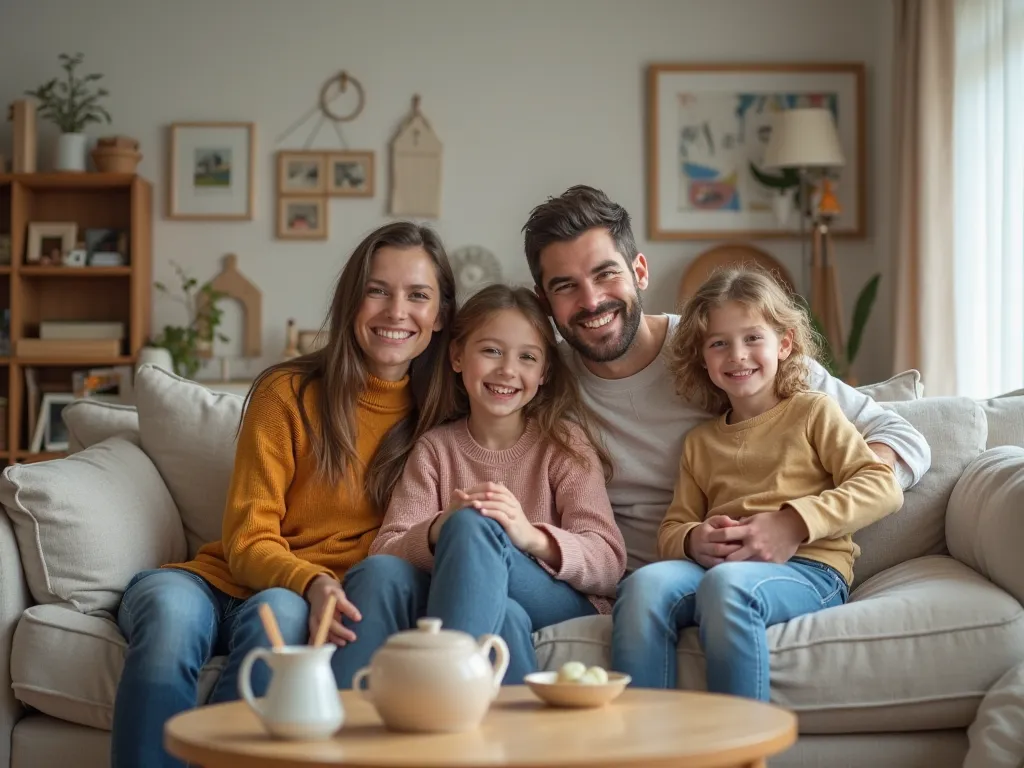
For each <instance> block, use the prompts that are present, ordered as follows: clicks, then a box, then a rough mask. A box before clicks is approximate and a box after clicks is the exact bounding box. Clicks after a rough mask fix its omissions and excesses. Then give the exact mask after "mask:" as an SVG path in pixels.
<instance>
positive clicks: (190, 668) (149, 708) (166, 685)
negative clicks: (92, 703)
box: [111, 568, 309, 768]
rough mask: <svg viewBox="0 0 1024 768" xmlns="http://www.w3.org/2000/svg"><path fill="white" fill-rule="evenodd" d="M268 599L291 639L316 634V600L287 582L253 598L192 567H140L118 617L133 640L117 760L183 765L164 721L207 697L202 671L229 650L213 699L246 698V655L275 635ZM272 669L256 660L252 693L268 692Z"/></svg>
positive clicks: (115, 741)
mask: <svg viewBox="0 0 1024 768" xmlns="http://www.w3.org/2000/svg"><path fill="white" fill-rule="evenodd" d="M261 603H268V604H269V605H270V607H271V609H272V610H273V611H274V618H275V619H276V620H277V624H278V627H279V628H280V630H281V635H282V637H283V638H284V641H285V643H288V644H289V645H291V644H296V643H305V642H307V640H308V637H309V624H308V622H309V605H308V603H306V601H305V600H304V599H303V598H302V596H301V595H298V594H296V593H294V592H292V591H290V590H287V589H268V590H266V591H263V592H258V593H257V594H255V595H253V596H252V597H250V598H249V599H248V600H240V599H238V598H234V597H229V596H228V595H226V594H224V593H223V592H221V591H220V590H219V589H216V588H214V587H212V586H210V584H209V583H207V581H206V580H205V579H203V578H202V577H200V576H197V575H196V574H193V573H189V572H188V571H183V570H176V569H169V568H163V569H156V570H151V571H143V572H141V573H139V574H137V575H136V576H135V577H134V578H133V579H132V580H131V582H129V584H128V587H127V589H125V592H124V596H123V597H122V598H121V607H120V609H119V610H118V614H117V623H118V625H119V626H120V628H121V632H123V633H124V636H125V638H126V639H127V641H128V650H127V652H126V653H125V659H124V671H123V673H122V675H121V681H120V683H119V684H118V686H117V698H116V700H115V702H114V725H113V733H112V735H111V765H112V766H114V768H119V767H120V766H125V767H126V768H127V766H132V767H133V768H134V767H135V766H146V768H160V767H161V766H184V765H185V763H183V762H181V761H179V760H177V759H175V758H173V757H171V756H170V755H168V754H167V753H166V752H165V751H164V747H163V742H164V734H163V728H164V723H165V722H167V720H169V719H170V718H171V717H173V716H174V715H176V714H178V713H179V712H183V711H185V710H187V709H191V708H193V707H196V706H197V705H199V704H200V702H199V701H198V688H199V671H200V670H201V669H202V668H203V665H204V664H206V662H208V661H209V660H210V658H211V657H213V656H220V655H226V656H227V663H226V665H225V666H224V670H223V671H222V672H221V674H220V677H219V679H218V680H217V683H216V685H215V686H214V688H213V692H212V693H211V695H210V699H209V702H210V703H214V702H221V701H231V700H233V699H237V698H238V697H239V694H238V667H239V665H240V664H241V663H242V659H243V658H244V657H245V655H246V654H247V653H248V652H249V651H250V650H252V649H253V648H257V647H269V646H270V641H269V639H268V638H267V636H266V633H265V632H264V631H263V624H262V622H261V621H260V618H259V607H260V604H261ZM269 682H270V670H269V668H268V667H267V666H266V665H265V664H262V663H261V664H256V665H254V666H253V671H252V687H253V693H254V694H255V695H257V696H262V695H263V694H264V693H265V692H266V688H267V684H268V683H269Z"/></svg>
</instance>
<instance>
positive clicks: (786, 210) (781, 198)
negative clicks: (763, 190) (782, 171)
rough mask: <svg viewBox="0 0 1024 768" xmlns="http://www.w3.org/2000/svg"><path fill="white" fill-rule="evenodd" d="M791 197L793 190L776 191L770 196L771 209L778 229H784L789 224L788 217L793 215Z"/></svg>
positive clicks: (793, 206)
mask: <svg viewBox="0 0 1024 768" xmlns="http://www.w3.org/2000/svg"><path fill="white" fill-rule="evenodd" d="M793 197H794V195H793V190H786V191H785V192H777V193H776V194H775V195H774V197H772V210H773V211H774V212H775V221H776V223H777V224H778V225H779V228H780V229H785V227H786V226H787V225H788V224H789V220H790V218H792V216H793V209H794V208H795V205H794V202H793Z"/></svg>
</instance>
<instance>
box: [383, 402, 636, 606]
mask: <svg viewBox="0 0 1024 768" xmlns="http://www.w3.org/2000/svg"><path fill="white" fill-rule="evenodd" d="M572 439H573V441H574V443H573V444H574V445H578V446H579V447H580V450H581V452H583V453H584V455H585V456H587V457H588V459H589V462H588V463H589V465H590V466H589V467H583V466H581V465H580V463H579V462H577V461H575V460H573V459H572V457H570V456H567V455H565V454H564V453H563V452H561V451H559V450H558V448H557V446H555V445H553V444H551V443H549V442H548V441H542V440H541V439H540V430H539V429H538V428H537V426H536V424H535V423H534V422H532V421H528V422H527V426H526V431H525V432H523V435H522V437H520V438H519V440H518V441H517V442H516V444H515V445H513V446H512V447H511V448H507V449H505V450H503V451H491V450H487V449H486V448H484V447H482V446H481V445H480V444H479V443H477V442H476V440H474V439H473V436H472V435H471V434H470V433H469V428H468V425H467V422H466V419H460V420H459V421H454V422H451V423H449V424H445V425H442V426H440V427H437V428H436V429H433V430H431V431H430V432H428V433H427V434H425V435H424V436H423V437H422V438H420V440H419V441H418V442H417V443H416V445H415V446H414V447H413V449H412V452H411V453H410V454H409V459H408V461H407V462H406V465H405V472H404V474H403V475H402V478H401V480H400V481H399V482H398V485H397V486H395V490H394V493H393V494H392V497H391V503H390V505H389V506H388V511H387V514H386V515H385V517H384V522H383V524H382V525H381V528H380V531H379V532H378V534H377V538H376V539H375V540H374V542H373V544H372V545H371V546H370V554H371V555H372V554H390V555H397V556H398V557H401V558H403V559H405V560H408V561H409V562H410V563H412V564H413V565H415V566H417V567H418V568H420V569H422V570H424V571H431V570H432V569H433V566H434V554H433V552H432V551H431V548H430V544H429V542H428V540H427V532H428V530H429V529H430V525H431V523H433V521H434V519H435V518H436V517H437V516H438V515H439V514H441V512H442V511H443V510H444V509H445V508H447V506H448V502H449V499H450V498H451V495H452V491H454V490H456V489H466V488H469V487H471V486H473V485H476V484H478V483H483V482H487V481H492V482H497V481H501V482H503V483H504V484H505V486H506V487H507V488H508V489H509V490H510V491H511V492H512V493H513V494H514V495H515V497H516V499H518V501H519V504H520V505H521V506H522V508H523V512H524V513H525V514H526V517H527V518H528V519H529V520H530V522H532V523H533V524H534V525H536V526H538V527H539V528H542V529H543V530H544V531H545V532H546V533H547V534H548V535H549V536H551V537H552V539H554V541H555V542H556V544H557V545H558V548H559V551H560V552H561V556H562V567H561V568H560V569H559V570H557V571H555V570H553V569H551V568H549V567H548V566H546V565H545V564H543V563H541V567H543V568H544V569H545V570H547V571H548V572H549V573H551V574H552V575H554V576H555V578H557V579H560V580H561V581H564V582H566V583H567V584H569V585H570V586H571V587H573V588H574V589H575V590H577V591H578V592H581V593H583V594H584V595H587V596H588V597H589V598H590V601H591V602H592V603H593V604H594V606H595V607H596V608H597V610H598V611H599V612H601V613H609V612H610V610H611V602H610V601H609V600H608V599H606V598H608V597H614V596H615V589H616V586H617V585H618V582H619V579H621V578H622V575H623V574H624V573H625V569H626V545H625V542H624V541H623V539H622V534H621V532H620V531H619V528H618V526H617V525H616V524H615V520H614V518H613V517H612V508H611V503H610V502H609V501H608V495H607V493H606V492H605V482H604V476H603V475H602V473H601V465H600V462H599V461H598V460H597V456H596V454H595V453H594V452H593V449H592V448H591V447H590V445H589V443H587V442H586V438H585V436H584V435H583V432H582V431H581V430H579V429H578V428H575V427H574V428H573V433H572Z"/></svg>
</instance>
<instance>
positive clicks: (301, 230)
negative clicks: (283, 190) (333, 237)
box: [277, 197, 327, 240]
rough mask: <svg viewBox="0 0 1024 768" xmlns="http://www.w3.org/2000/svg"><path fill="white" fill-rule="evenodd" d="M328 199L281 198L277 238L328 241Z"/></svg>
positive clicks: (279, 201)
mask: <svg viewBox="0 0 1024 768" xmlns="http://www.w3.org/2000/svg"><path fill="white" fill-rule="evenodd" d="M326 201H327V198H324V197H280V198H278V202H277V236H278V238H280V239H282V240H326V239H327V205H326Z"/></svg>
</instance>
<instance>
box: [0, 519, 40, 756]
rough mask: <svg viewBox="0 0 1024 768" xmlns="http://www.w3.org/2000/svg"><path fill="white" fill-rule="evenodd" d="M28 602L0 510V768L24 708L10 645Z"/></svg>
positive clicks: (8, 528) (12, 540) (14, 544)
mask: <svg viewBox="0 0 1024 768" xmlns="http://www.w3.org/2000/svg"><path fill="white" fill-rule="evenodd" d="M30 605H32V599H31V596H30V594H29V591H28V584H27V583H26V581H25V572H24V571H23V570H22V568H21V553H20V552H19V551H18V542H17V539H15V538H14V528H13V527H12V526H11V520H10V518H9V517H8V516H7V511H6V510H4V509H3V508H2V507H0V766H7V765H10V764H11V732H12V731H13V730H14V725H15V723H17V722H18V720H20V719H21V716H22V715H23V714H24V708H23V707H22V705H21V702H19V701H18V700H17V699H16V698H14V692H13V691H12V690H11V644H12V643H13V641H14V630H15V628H16V627H17V626H18V621H19V620H20V619H21V614H22V613H23V612H24V611H25V609H26V608H28V607H29V606H30Z"/></svg>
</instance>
